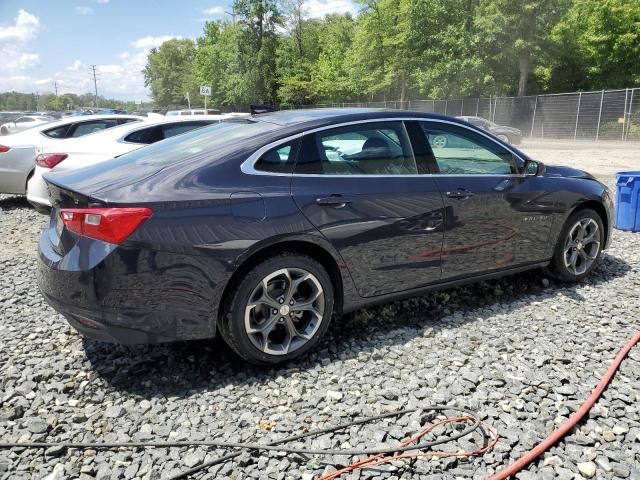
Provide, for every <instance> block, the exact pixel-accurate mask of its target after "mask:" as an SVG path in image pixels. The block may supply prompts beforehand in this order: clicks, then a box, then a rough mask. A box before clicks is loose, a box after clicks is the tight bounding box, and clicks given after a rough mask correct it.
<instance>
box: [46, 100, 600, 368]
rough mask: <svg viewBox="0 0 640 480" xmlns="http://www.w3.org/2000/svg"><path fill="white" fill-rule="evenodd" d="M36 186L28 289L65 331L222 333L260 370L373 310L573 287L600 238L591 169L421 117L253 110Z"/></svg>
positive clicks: (121, 336) (151, 339) (150, 337)
mask: <svg viewBox="0 0 640 480" xmlns="http://www.w3.org/2000/svg"><path fill="white" fill-rule="evenodd" d="M442 135H446V136H447V137H448V138H455V139H456V142H455V145H456V147H452V146H450V145H449V146H445V147H439V146H438V144H437V142H436V143H435V144H434V143H433V139H434V138H436V137H438V136H442ZM45 177H46V180H47V182H48V188H49V191H50V194H51V198H52V204H53V209H52V212H51V216H50V220H49V225H48V227H47V228H46V229H45V231H44V232H43V233H42V236H41V238H40V244H39V260H40V261H39V269H38V281H39V285H40V289H41V291H42V293H43V294H44V296H45V297H46V299H47V301H48V302H49V303H50V304H51V305H52V306H53V307H54V308H55V309H56V310H58V311H59V312H61V313H62V314H63V315H64V316H65V317H66V318H67V320H68V321H69V323H70V324H71V325H72V326H73V327H75V328H76V329H77V330H78V331H80V332H81V333H82V334H84V335H87V336H90V337H93V338H96V339H99V340H105V341H112V342H118V343H125V344H134V343H155V342H165V341H174V340H190V339H203V338H211V337H213V336H215V335H217V334H219V335H221V336H222V338H223V339H224V340H225V341H226V342H227V343H228V344H229V346H230V347H231V348H232V349H233V350H234V351H235V352H237V353H238V354H239V355H240V356H241V357H243V358H244V359H245V360H247V361H249V362H252V363H256V364H263V365H265V364H274V363H278V362H282V361H287V360H290V359H292V358H295V357H298V356H300V355H303V354H305V352H307V351H309V350H310V349H312V348H313V347H314V345H316V344H317V343H318V341H319V340H320V338H321V337H322V335H323V334H324V333H325V332H326V330H327V328H328V326H329V322H330V320H331V319H332V317H333V318H335V319H339V318H340V315H341V314H343V313H345V312H348V311H353V310H355V309H358V308H361V307H364V306H367V305H372V304H375V303H381V302H388V301H391V300H394V299H398V298H402V297H409V296H414V295H419V294H422V293H424V292H426V291H428V290H430V289H434V288H444V287H449V286H453V285H458V284H462V283H467V282H473V281H478V280H483V279H487V278H492V277H497V276H501V275H506V274H513V273H516V272H521V271H523V270H528V269H533V268H540V267H545V268H547V269H549V271H551V272H552V273H553V274H554V275H555V276H556V277H558V278H559V279H561V280H565V281H579V280H582V279H584V278H585V277H586V276H587V275H589V274H590V273H591V272H592V271H593V269H594V268H595V266H596V265H597V263H598V260H599V259H600V257H601V255H602V251H603V250H604V249H605V247H606V246H607V244H608V242H609V238H610V233H611V198H610V194H609V192H608V190H607V188H606V187H605V186H604V185H603V184H601V183H600V182H598V181H597V180H595V179H594V178H593V177H592V176H590V175H589V174H587V173H585V172H582V171H580V170H575V169H572V168H567V167H551V166H548V167H546V168H545V166H544V165H543V164H542V163H540V162H536V161H534V160H532V159H530V158H529V157H528V156H527V155H525V154H524V153H522V152H520V151H519V150H517V149H515V148H513V147H511V146H510V145H506V144H504V143H503V142H500V141H498V140H497V139H496V138H495V137H493V136H492V135H491V134H490V133H488V132H486V131H483V130H481V129H479V128H476V127H474V126H472V125H470V124H468V123H465V122H463V121H460V120H456V119H453V118H449V117H443V116H437V115H430V114H421V113H416V112H403V111H384V110H366V109H362V110H360V109H341V110H324V109H323V110H307V111H304V110H297V111H286V112H273V113H266V114H261V115H255V116H252V117H249V118H244V119H238V120H235V121H227V122H223V123H220V124H216V125H214V126H209V127H205V128H202V129H199V130H196V131H193V132H190V133H187V134H184V135H181V136H179V137H175V138H172V139H168V140H164V141H161V142H158V143H156V144H154V145H151V146H148V147H144V148H141V149H139V150H136V151H135V152H132V153H127V154H125V155H122V156H120V157H119V158H116V159H113V160H109V161H107V162H103V163H100V164H97V165H95V166H93V167H88V168H83V169H78V170H73V171H69V172H65V173H59V174H53V173H51V174H46V175H45ZM335 321H339V320H335Z"/></svg>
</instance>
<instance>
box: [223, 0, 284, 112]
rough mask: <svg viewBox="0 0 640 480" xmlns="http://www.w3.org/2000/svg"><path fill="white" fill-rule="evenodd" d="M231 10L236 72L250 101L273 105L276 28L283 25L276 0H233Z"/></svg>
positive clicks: (275, 87)
mask: <svg viewBox="0 0 640 480" xmlns="http://www.w3.org/2000/svg"><path fill="white" fill-rule="evenodd" d="M233 10H234V12H235V13H236V15H238V16H239V21H238V23H239V24H240V27H241V28H240V32H239V36H238V40H239V42H238V52H239V73H240V74H241V75H243V76H246V79H247V80H248V92H247V93H248V96H249V99H250V100H251V101H253V102H259V103H275V102H276V101H277V89H278V82H277V78H276V48H277V43H278V38H277V34H276V29H277V28H279V27H281V26H282V21H283V19H282V14H281V12H280V10H279V8H278V5H277V3H276V1H275V0H235V1H234V3H233Z"/></svg>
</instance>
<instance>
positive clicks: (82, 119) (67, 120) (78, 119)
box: [41, 113, 144, 130]
mask: <svg viewBox="0 0 640 480" xmlns="http://www.w3.org/2000/svg"><path fill="white" fill-rule="evenodd" d="M113 118H115V119H116V120H117V119H119V118H126V119H129V118H131V119H133V120H144V117H141V116H137V115H125V114H120V113H116V114H115V115H114V114H112V113H110V114H102V115H99V114H98V115H81V116H77V117H65V118H61V119H60V120H56V121H55V122H49V123H48V124H47V125H46V126H45V125H42V127H41V128H42V129H43V130H45V129H46V130H48V129H50V128H55V127H59V126H63V125H69V124H71V123H78V122H89V121H91V120H108V119H113Z"/></svg>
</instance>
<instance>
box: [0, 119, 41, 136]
mask: <svg viewBox="0 0 640 480" xmlns="http://www.w3.org/2000/svg"><path fill="white" fill-rule="evenodd" d="M53 120H54V118H53V117H49V116H47V115H24V116H22V117H18V118H16V119H15V120H14V121H12V122H7V123H3V124H2V125H0V135H10V134H12V133H16V132H20V131H22V130H26V129H27V128H31V127H35V126H38V125H42V124H43V123H47V122H51V121H53Z"/></svg>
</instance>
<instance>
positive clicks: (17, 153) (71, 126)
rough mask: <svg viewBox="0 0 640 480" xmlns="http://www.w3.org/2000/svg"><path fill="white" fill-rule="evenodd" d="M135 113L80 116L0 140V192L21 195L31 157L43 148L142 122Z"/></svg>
mask: <svg viewBox="0 0 640 480" xmlns="http://www.w3.org/2000/svg"><path fill="white" fill-rule="evenodd" d="M143 120H146V118H144V117H136V116H134V115H83V116H80V117H68V118H64V119H62V120H57V121H55V122H47V123H40V124H39V125H38V126H34V127H33V128H29V129H27V130H23V131H22V132H18V133H14V134H12V135H8V136H6V137H2V139H0V193H13V194H18V195H24V194H25V192H26V191H27V180H28V179H29V177H30V176H31V173H32V172H33V169H34V167H35V165H34V163H33V160H34V158H35V156H36V155H37V154H38V152H39V151H40V150H42V149H43V148H46V147H49V146H54V145H56V144H58V143H60V142H61V141H63V140H64V139H66V138H77V137H81V136H83V135H87V134H89V133H93V132H97V131H100V130H103V129H105V128H111V127H116V126H118V125H122V124H124V123H128V122H141V121H143Z"/></svg>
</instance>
